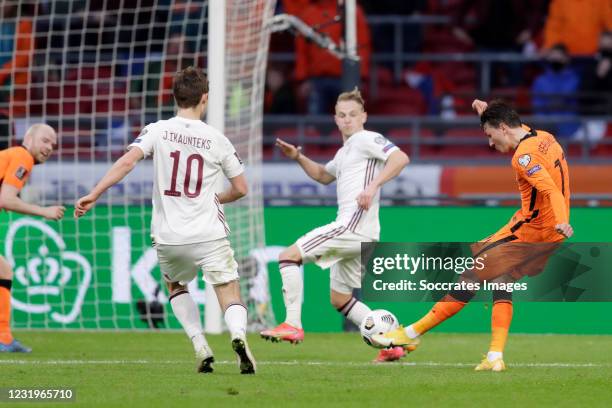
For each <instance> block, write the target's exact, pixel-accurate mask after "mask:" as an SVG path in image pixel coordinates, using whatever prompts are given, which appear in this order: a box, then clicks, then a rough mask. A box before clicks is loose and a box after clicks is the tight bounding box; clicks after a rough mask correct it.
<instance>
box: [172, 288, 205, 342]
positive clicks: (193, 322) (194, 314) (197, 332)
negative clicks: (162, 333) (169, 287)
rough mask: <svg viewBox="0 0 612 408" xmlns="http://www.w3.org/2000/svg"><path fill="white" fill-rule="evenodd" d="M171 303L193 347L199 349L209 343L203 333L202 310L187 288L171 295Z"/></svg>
mask: <svg viewBox="0 0 612 408" xmlns="http://www.w3.org/2000/svg"><path fill="white" fill-rule="evenodd" d="M170 304H171V305H172V311H173V312H174V315H175V316H176V318H177V319H178V321H179V322H180V323H181V326H183V329H184V330H185V333H187V336H188V337H189V338H190V339H191V342H192V343H193V348H194V349H195V350H196V351H197V350H199V349H201V348H202V347H204V346H206V345H208V343H207V342H206V338H205V337H204V334H203V333H202V321H201V320H200V311H199V310H198V306H197V305H196V304H195V302H194V301H193V299H192V298H191V296H190V295H189V292H188V291H187V290H181V291H178V292H176V293H174V294H173V295H172V296H170Z"/></svg>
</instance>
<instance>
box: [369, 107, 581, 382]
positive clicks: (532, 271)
mask: <svg viewBox="0 0 612 408" xmlns="http://www.w3.org/2000/svg"><path fill="white" fill-rule="evenodd" d="M472 107H473V108H474V110H475V111H476V112H477V113H478V115H479V116H480V123H481V125H482V129H483V131H484V132H485V134H486V135H487V137H488V138H489V145H490V146H491V147H493V148H495V149H496V150H497V151H499V152H501V153H507V152H509V151H511V150H514V155H513V157H512V168H513V169H514V171H515V174H516V180H517V182H518V187H519V191H520V194H521V209H520V210H518V211H517V212H516V213H515V214H514V216H513V217H512V219H511V220H510V222H509V223H508V224H506V225H505V226H503V227H502V228H501V229H500V230H499V231H497V232H496V233H495V234H493V235H491V236H489V237H488V238H486V239H484V240H483V241H481V242H479V243H477V244H475V245H473V246H472V250H473V252H474V258H476V257H483V255H485V256H484V259H486V262H485V267H484V268H483V269H482V270H480V271H476V270H472V271H469V272H467V273H464V274H463V275H462V277H461V280H465V281H472V282H482V281H483V280H487V281H495V282H502V283H512V282H515V281H517V280H519V279H521V278H522V277H523V276H525V275H529V276H533V275H536V274H538V273H540V272H541V271H542V270H543V269H544V266H545V265H546V261H547V259H548V257H549V256H550V254H551V253H552V251H553V250H554V249H555V248H556V247H557V246H558V245H559V243H560V242H561V241H563V240H564V239H565V238H569V237H571V236H572V235H573V233H574V231H573V229H572V227H571V225H570V224H569V202H570V201H569V200H570V186H569V170H568V167H567V162H566V161H565V154H564V153H563V149H562V148H561V146H560V145H559V143H557V141H556V140H555V138H554V136H553V135H551V134H550V133H548V132H545V131H542V130H534V129H530V128H529V127H527V126H524V125H523V124H522V123H521V121H520V118H519V116H518V114H517V113H516V111H515V110H514V109H512V108H511V107H510V106H509V105H507V104H505V103H503V102H501V101H494V102H491V103H490V104H487V103H486V102H484V101H480V100H475V101H474V102H473V103H472ZM474 295H475V292H473V291H469V290H453V291H450V292H449V293H448V294H447V295H446V296H445V297H444V298H442V299H441V300H440V301H439V302H438V303H436V304H435V305H434V307H433V308H432V309H431V310H430V311H429V312H428V313H427V314H426V315H425V316H423V318H421V319H420V320H418V321H416V322H415V323H413V324H411V325H410V326H408V327H406V328H404V327H400V328H398V329H397V330H394V331H391V332H389V333H387V334H385V335H376V336H374V337H373V340H374V341H375V342H376V343H378V345H380V346H386V347H390V346H404V347H405V348H406V350H408V351H413V350H415V349H416V348H417V346H418V344H419V337H420V336H421V335H423V334H425V333H426V332H427V331H429V330H431V329H432V328H434V327H435V326H437V325H438V324H440V323H442V322H443V321H444V320H446V319H448V318H449V317H451V316H453V315H455V314H456V313H457V312H459V311H460V310H461V309H462V308H463V307H464V306H465V304H466V303H467V302H469V301H470V300H471V299H472V298H473V296H474ZM512 309H513V306H512V292H509V291H505V290H494V291H493V310H492V317H491V331H492V338H491V343H490V346H489V352H488V353H487V355H486V357H485V358H484V359H483V360H482V362H481V363H480V364H478V365H477V366H476V368H475V369H476V371H483V370H491V371H495V372H498V371H503V370H505V368H506V367H505V364H504V361H503V350H504V347H505V344H506V340H507V337H508V330H509V328H510V323H511V321H512Z"/></svg>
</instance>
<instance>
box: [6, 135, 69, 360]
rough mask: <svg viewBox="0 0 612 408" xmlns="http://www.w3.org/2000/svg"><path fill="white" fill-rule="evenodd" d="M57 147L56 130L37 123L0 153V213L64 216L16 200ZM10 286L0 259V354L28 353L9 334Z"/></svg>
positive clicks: (55, 209)
mask: <svg viewBox="0 0 612 408" xmlns="http://www.w3.org/2000/svg"><path fill="white" fill-rule="evenodd" d="M56 144H57V134H56V133H55V130H54V129H53V128H52V127H51V126H49V125H46V124H44V123H37V124H34V125H32V126H31V127H30V128H29V129H28V130H27V131H26V134H25V136H24V138H23V144H22V145H21V146H16V147H10V148H8V149H5V150H2V151H0V209H2V210H6V211H13V212H16V213H20V214H26V215H37V216H40V217H44V218H45V219H47V220H54V221H57V220H60V219H61V218H62V217H63V216H64V211H65V208H64V207H62V206H59V205H52V206H48V207H41V206H39V205H35V204H30V203H27V202H25V201H23V200H22V199H21V198H20V197H19V192H20V191H21V189H22V188H23V186H24V185H25V183H26V181H27V180H28V177H29V176H30V173H31V172H32V168H33V167H34V166H35V165H36V164H42V163H44V162H46V161H47V160H48V159H49V157H50V156H51V153H53V149H54V148H55V146H56ZM12 283H13V269H12V266H11V265H10V264H9V263H8V262H7V261H6V259H4V257H3V256H1V255H0V352H5V353H29V352H31V351H32V349H31V348H29V347H25V346H24V345H22V344H21V343H20V342H19V341H17V340H16V339H15V338H13V334H12V333H11V326H10V322H11V287H12Z"/></svg>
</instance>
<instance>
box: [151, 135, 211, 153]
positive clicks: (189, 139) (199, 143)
mask: <svg viewBox="0 0 612 408" xmlns="http://www.w3.org/2000/svg"><path fill="white" fill-rule="evenodd" d="M162 139H163V140H167V141H169V142H174V143H182V144H185V145H189V146H193V147H197V148H198V149H202V148H204V149H206V150H210V146H211V143H212V140H210V139H202V138H201V137H196V136H188V135H184V134H182V133H177V132H171V131H169V130H164V131H163V133H162Z"/></svg>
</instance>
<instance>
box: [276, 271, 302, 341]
mask: <svg viewBox="0 0 612 408" xmlns="http://www.w3.org/2000/svg"><path fill="white" fill-rule="evenodd" d="M279 268H280V273H281V278H282V279H283V299H284V300H285V309H286V311H287V317H286V318H285V322H286V323H287V324H290V325H291V326H293V327H297V328H298V329H301V328H302V297H303V292H304V281H303V280H302V274H301V273H300V266H299V264H298V263H295V262H291V261H281V262H280V264H279Z"/></svg>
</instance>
